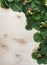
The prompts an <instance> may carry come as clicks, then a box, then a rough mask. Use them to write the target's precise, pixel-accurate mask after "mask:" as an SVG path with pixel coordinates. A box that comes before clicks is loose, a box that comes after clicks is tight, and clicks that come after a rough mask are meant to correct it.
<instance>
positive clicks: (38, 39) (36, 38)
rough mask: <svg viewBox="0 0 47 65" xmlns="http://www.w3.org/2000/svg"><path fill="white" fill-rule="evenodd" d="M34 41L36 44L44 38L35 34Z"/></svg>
mask: <svg viewBox="0 0 47 65" xmlns="http://www.w3.org/2000/svg"><path fill="white" fill-rule="evenodd" d="M34 40H35V41H36V42H41V41H42V36H41V34H40V33H38V32H37V33H35V34H34Z"/></svg>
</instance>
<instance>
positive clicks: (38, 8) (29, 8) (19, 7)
mask: <svg viewBox="0 0 47 65" xmlns="http://www.w3.org/2000/svg"><path fill="white" fill-rule="evenodd" d="M0 6H1V7H2V8H6V9H8V8H11V9H12V10H13V11H19V12H21V11H23V12H24V13H25V15H26V17H27V25H26V27H25V28H26V29H27V30H31V29H33V28H35V29H36V30H37V31H39V32H37V33H35V34H34V37H33V38H34V40H35V41H36V42H37V43H38V42H39V43H40V44H39V48H38V49H37V50H35V51H34V52H33V53H32V58H33V59H36V60H37V62H38V64H47V0H0Z"/></svg>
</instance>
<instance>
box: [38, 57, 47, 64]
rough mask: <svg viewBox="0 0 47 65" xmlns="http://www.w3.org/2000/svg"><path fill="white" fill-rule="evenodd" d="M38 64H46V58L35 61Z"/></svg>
mask: <svg viewBox="0 0 47 65" xmlns="http://www.w3.org/2000/svg"><path fill="white" fill-rule="evenodd" d="M37 62H38V64H47V57H42V58H39V59H37Z"/></svg>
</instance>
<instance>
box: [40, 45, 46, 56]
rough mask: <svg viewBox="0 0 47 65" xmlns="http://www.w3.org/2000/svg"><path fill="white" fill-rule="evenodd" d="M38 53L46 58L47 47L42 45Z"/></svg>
mask: <svg viewBox="0 0 47 65" xmlns="http://www.w3.org/2000/svg"><path fill="white" fill-rule="evenodd" d="M40 53H41V54H43V55H45V56H47V45H42V46H41V48H40Z"/></svg>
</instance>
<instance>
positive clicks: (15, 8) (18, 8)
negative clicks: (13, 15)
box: [9, 2, 22, 11]
mask: <svg viewBox="0 0 47 65" xmlns="http://www.w3.org/2000/svg"><path fill="white" fill-rule="evenodd" d="M9 6H10V7H11V9H12V10H13V11H22V7H21V5H20V4H19V3H15V2H12V3H10V4H9Z"/></svg>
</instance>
